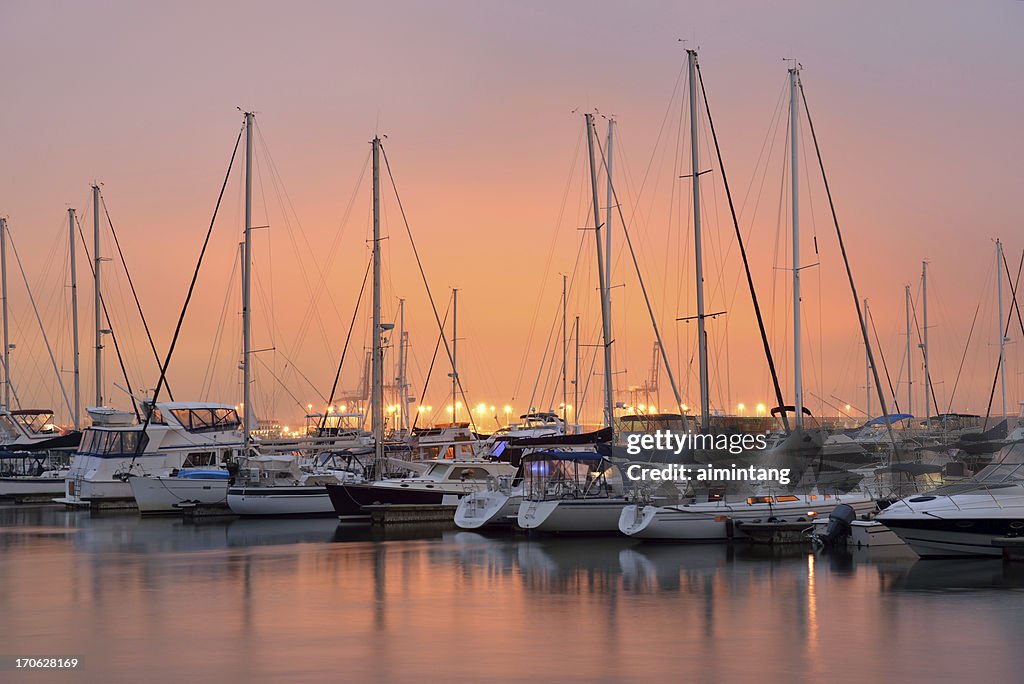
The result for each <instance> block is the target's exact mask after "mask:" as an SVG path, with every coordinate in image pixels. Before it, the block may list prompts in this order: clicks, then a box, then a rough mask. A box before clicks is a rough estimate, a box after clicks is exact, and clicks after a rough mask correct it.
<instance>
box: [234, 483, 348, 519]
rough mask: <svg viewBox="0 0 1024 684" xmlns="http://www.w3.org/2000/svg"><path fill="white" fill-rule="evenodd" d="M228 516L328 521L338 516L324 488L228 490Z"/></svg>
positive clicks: (244, 488) (248, 488) (238, 488)
mask: <svg viewBox="0 0 1024 684" xmlns="http://www.w3.org/2000/svg"><path fill="white" fill-rule="evenodd" d="M227 502H228V507H229V508H231V512H232V513H235V514H237V515H241V516H244V517H265V518H320V517H324V518H328V517H332V516H335V515H337V513H336V512H335V510H334V505H333V504H332V503H331V497H330V495H329V494H328V493H327V488H326V487H323V486H295V487H290V486H277V487H231V488H230V489H228V493H227Z"/></svg>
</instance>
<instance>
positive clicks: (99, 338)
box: [92, 185, 103, 406]
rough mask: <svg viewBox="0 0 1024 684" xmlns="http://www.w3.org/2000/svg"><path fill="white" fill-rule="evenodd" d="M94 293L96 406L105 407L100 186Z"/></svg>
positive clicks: (95, 209) (95, 193) (95, 197)
mask: <svg viewBox="0 0 1024 684" xmlns="http://www.w3.org/2000/svg"><path fill="white" fill-rule="evenodd" d="M92 234H93V238H92V239H93V254H92V256H93V261H94V263H95V266H94V267H93V291H94V294H95V299H96V301H95V309H96V311H95V315H96V406H103V306H102V300H101V294H100V293H101V292H103V290H102V289H101V288H100V264H101V263H103V259H102V257H101V256H100V186H98V185H93V186H92Z"/></svg>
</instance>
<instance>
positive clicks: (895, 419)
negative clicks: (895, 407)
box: [864, 413, 914, 427]
mask: <svg viewBox="0 0 1024 684" xmlns="http://www.w3.org/2000/svg"><path fill="white" fill-rule="evenodd" d="M885 418H886V416H879V417H878V418H872V419H871V420H869V421H868V422H866V423H864V426H865V427H868V426H871V425H885ZM913 419H914V416H912V415H910V414H909V413H893V414H891V415H889V422H890V423H902V422H903V421H905V420H913Z"/></svg>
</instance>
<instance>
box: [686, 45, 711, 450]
mask: <svg viewBox="0 0 1024 684" xmlns="http://www.w3.org/2000/svg"><path fill="white" fill-rule="evenodd" d="M686 61H687V65H688V68H689V80H690V175H691V177H692V179H693V258H694V262H695V264H696V268H695V272H696V277H697V350H698V357H699V359H700V428H701V430H703V431H705V432H706V431H707V430H708V429H709V427H710V426H709V424H708V421H709V419H710V414H711V402H710V398H709V396H708V395H709V394H710V393H709V392H708V342H707V339H708V338H707V333H706V332H705V330H704V257H703V256H702V254H701V231H700V161H699V158H698V152H699V149H700V147H699V144H698V141H697V51H696V50H687V51H686Z"/></svg>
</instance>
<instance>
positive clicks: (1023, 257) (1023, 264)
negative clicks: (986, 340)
mask: <svg viewBox="0 0 1024 684" xmlns="http://www.w3.org/2000/svg"><path fill="white" fill-rule="evenodd" d="M1003 268H1005V269H1006V279H1007V280H1009V279H1010V267H1009V266H1007V265H1006V254H1003ZM1022 269H1024V252H1021V254H1020V264H1019V265H1018V266H1017V282H1020V272H1021V270H1022ZM1010 292H1011V295H1012V298H1011V300H1010V301H1011V303H1012V304H1013V309H1014V311H1016V312H1017V323H1019V324H1020V332H1021V334H1022V335H1024V319H1022V318H1021V315H1020V306H1019V305H1018V304H1017V286H1016V285H1011V286H1010ZM1006 332H1007V333H1009V332H1010V331H1009V329H1007V331H1006Z"/></svg>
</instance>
